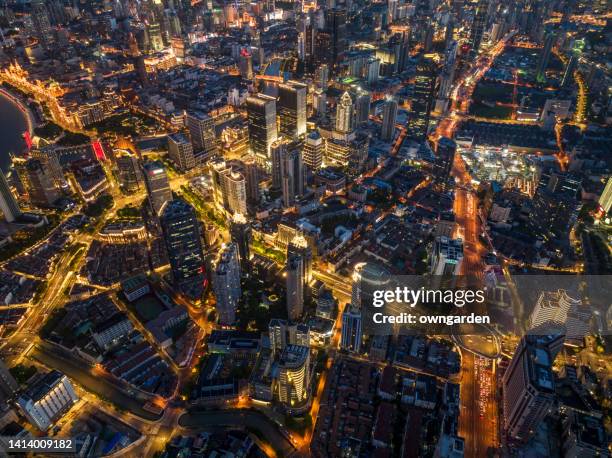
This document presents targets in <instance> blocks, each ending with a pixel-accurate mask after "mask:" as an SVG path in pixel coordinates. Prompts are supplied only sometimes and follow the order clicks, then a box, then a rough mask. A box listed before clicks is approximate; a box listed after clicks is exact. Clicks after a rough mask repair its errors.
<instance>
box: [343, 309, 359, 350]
mask: <svg viewBox="0 0 612 458" xmlns="http://www.w3.org/2000/svg"><path fill="white" fill-rule="evenodd" d="M361 327H362V317H361V310H359V309H358V308H356V307H353V306H351V305H350V304H348V305H347V306H346V310H345V311H344V313H343V314H342V335H341V338H340V348H342V349H344V350H348V351H351V352H355V353H359V351H360V350H361V340H362V338H363V336H362V329H361Z"/></svg>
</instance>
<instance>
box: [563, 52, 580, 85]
mask: <svg viewBox="0 0 612 458" xmlns="http://www.w3.org/2000/svg"><path fill="white" fill-rule="evenodd" d="M579 58H580V51H577V50H574V51H573V52H572V56H571V57H570V60H569V62H568V63H567V65H566V67H565V72H564V73H563V79H562V80H561V87H567V86H569V85H570V84H571V83H572V81H573V80H574V71H575V70H576V66H577V65H578V59H579Z"/></svg>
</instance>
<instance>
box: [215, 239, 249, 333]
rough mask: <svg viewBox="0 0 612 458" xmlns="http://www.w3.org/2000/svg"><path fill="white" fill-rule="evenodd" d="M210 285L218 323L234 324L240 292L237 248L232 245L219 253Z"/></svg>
mask: <svg viewBox="0 0 612 458" xmlns="http://www.w3.org/2000/svg"><path fill="white" fill-rule="evenodd" d="M212 283H213V289H214V292H215V299H216V305H215V308H216V310H217V313H218V315H219V323H220V324H223V325H230V324H234V322H235V321H236V310H237V309H238V301H239V300H240V295H241V294H242V290H241V288H240V263H239V260H238V248H237V246H236V245H234V244H233V243H230V244H229V245H227V246H226V247H224V248H223V249H222V250H221V252H220V253H219V256H218V258H217V261H216V265H215V270H214V272H213V279H212Z"/></svg>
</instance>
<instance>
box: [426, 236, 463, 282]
mask: <svg viewBox="0 0 612 458" xmlns="http://www.w3.org/2000/svg"><path fill="white" fill-rule="evenodd" d="M462 262H463V241H462V240H461V239H449V238H448V237H444V236H440V237H436V239H435V241H434V244H433V251H432V254H431V264H430V272H431V274H432V275H436V276H448V275H459V274H460V272H461V264H462Z"/></svg>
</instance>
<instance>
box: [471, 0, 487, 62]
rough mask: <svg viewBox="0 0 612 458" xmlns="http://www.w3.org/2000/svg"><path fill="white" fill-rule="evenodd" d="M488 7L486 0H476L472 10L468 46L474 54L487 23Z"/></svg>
mask: <svg viewBox="0 0 612 458" xmlns="http://www.w3.org/2000/svg"><path fill="white" fill-rule="evenodd" d="M488 9H489V1H488V0H478V4H477V5H476V11H475V12H474V22H472V29H471V30H470V46H471V47H472V50H471V52H472V55H476V54H477V53H478V50H479V49H480V44H481V43H482V36H483V35H484V31H485V27H486V25H487V11H488Z"/></svg>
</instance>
